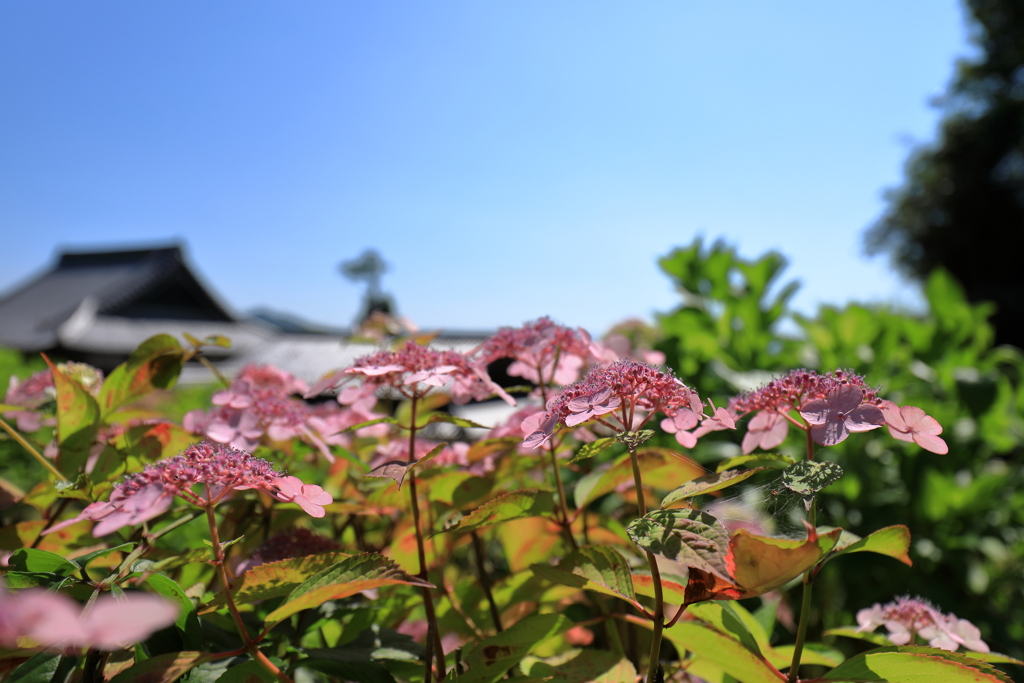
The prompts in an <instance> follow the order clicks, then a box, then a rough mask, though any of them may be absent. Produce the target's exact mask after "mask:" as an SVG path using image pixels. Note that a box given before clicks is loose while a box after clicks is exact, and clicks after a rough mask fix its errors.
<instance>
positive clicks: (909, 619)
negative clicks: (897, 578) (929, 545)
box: [857, 595, 989, 652]
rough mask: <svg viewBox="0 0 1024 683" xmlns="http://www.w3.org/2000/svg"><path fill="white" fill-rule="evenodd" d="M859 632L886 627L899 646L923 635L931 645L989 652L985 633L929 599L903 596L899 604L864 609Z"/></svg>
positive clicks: (890, 638) (861, 614)
mask: <svg viewBox="0 0 1024 683" xmlns="http://www.w3.org/2000/svg"><path fill="white" fill-rule="evenodd" d="M857 624H858V625H859V628H858V629H857V630H858V631H861V632H863V631H873V630H875V629H876V628H878V627H879V626H885V628H886V630H888V631H889V640H891V641H892V642H893V643H894V644H896V645H907V644H911V645H913V643H914V639H915V637H917V636H920V637H921V638H922V639H924V640H925V641H927V642H928V644H929V645H931V646H932V647H935V648H939V649H941V650H949V651H950V652H955V651H956V650H957V649H958V648H959V647H960V646H964V647H965V648H967V649H968V650H970V651H973V652H988V651H989V648H988V645H987V644H986V643H985V642H984V641H983V640H981V631H979V630H978V628H977V627H976V626H975V625H974V624H972V623H971V622H969V621H967V620H966V619H959V618H958V617H957V616H956V615H954V614H943V613H942V612H940V611H939V610H938V609H936V608H935V607H933V606H932V604H931V603H929V602H928V601H927V600H922V599H921V598H911V597H910V596H907V595H905V596H903V597H901V598H897V599H896V601H895V602H890V603H887V604H885V605H879V604H877V603H876V604H875V605H874V606H872V607H870V608H867V609H862V610H860V611H859V612H857Z"/></svg>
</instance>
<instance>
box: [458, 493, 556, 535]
mask: <svg viewBox="0 0 1024 683" xmlns="http://www.w3.org/2000/svg"><path fill="white" fill-rule="evenodd" d="M554 500H555V499H554V496H553V495H552V494H551V492H550V491H535V490H526V491H512V492H510V493H504V494H502V495H500V496H497V497H496V498H494V499H492V500H490V501H488V502H487V503H484V504H483V505H481V506H480V507H478V508H477V509H476V510H473V511H472V512H470V513H469V514H467V515H465V516H464V517H462V519H460V520H459V522H458V523H457V524H456V525H454V526H452V527H450V528H448V529H445V530H444V532H450V531H472V530H474V529H480V528H482V527H485V526H491V525H492V524H499V523H501V522H507V521H509V520H512V519H522V518H523V517H539V516H546V515H550V514H551V513H552V511H553V510H554Z"/></svg>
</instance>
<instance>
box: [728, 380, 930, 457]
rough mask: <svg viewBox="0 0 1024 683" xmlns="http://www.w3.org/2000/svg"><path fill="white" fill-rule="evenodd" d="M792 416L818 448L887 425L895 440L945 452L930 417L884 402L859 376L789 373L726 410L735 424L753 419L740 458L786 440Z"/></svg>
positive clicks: (915, 409)
mask: <svg viewBox="0 0 1024 683" xmlns="http://www.w3.org/2000/svg"><path fill="white" fill-rule="evenodd" d="M792 411H796V412H797V413H799V415H800V417H802V418H803V419H804V421H805V422H806V423H807V424H808V425H809V426H810V433H811V438H812V439H813V440H814V441H815V442H816V443H819V444H821V445H823V446H834V445H835V444H837V443H840V442H842V441H844V440H845V439H846V438H847V437H848V436H849V435H850V434H851V433H855V432H867V431H871V430H873V429H878V428H879V427H882V426H888V427H889V432H890V433H891V434H892V435H893V436H894V437H895V438H897V439H901V440H904V441H914V442H915V443H917V444H918V445H920V446H921V447H922V448H925V449H926V450H930V451H932V452H933V453H945V452H946V451H947V450H948V449H947V447H946V442H945V441H943V440H942V439H941V438H939V436H938V435H939V434H940V433H941V432H942V427H941V426H940V425H939V423H938V422H936V421H935V420H934V418H931V417H929V416H927V415H925V413H924V411H923V410H921V409H920V408H916V407H914V406H903V407H900V406H897V405H896V404H894V403H893V402H892V401H886V400H883V399H882V398H880V397H879V396H878V391H877V390H876V389H874V388H873V387H871V386H869V385H868V384H867V382H866V381H865V379H864V378H863V377H862V376H860V375H857V374H855V373H853V372H851V371H849V370H835V371H833V372H828V373H825V374H819V373H817V372H814V371H812V370H793V371H791V372H790V373H789V374H787V375H784V376H782V377H779V378H776V379H774V380H772V381H771V382H769V383H768V384H766V385H765V386H763V387H761V388H760V389H757V390H756V391H752V392H748V393H745V394H742V395H740V396H738V397H736V398H733V399H732V400H731V401H730V402H729V406H728V412H729V414H730V415H732V417H733V418H734V419H738V418H741V417H743V416H745V415H750V414H753V418H751V420H750V423H749V425H748V426H747V433H746V435H745V436H744V437H743V444H742V449H743V452H744V453H752V452H753V451H754V450H756V449H758V448H761V449H763V450H770V449H772V448H775V447H776V446H778V445H779V444H781V443H782V442H783V441H785V440H786V435H787V433H788V431H789V424H790V422H794V423H796V422H795V418H793V417H792V416H791V415H790V413H791V412H792ZM797 424H798V423H797Z"/></svg>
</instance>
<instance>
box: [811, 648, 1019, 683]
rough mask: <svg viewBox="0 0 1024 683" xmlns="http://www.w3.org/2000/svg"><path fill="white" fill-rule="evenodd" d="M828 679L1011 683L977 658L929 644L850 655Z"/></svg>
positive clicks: (829, 674)
mask: <svg viewBox="0 0 1024 683" xmlns="http://www.w3.org/2000/svg"><path fill="white" fill-rule="evenodd" d="M824 678H825V679H826V680H830V681H935V682H936V683H939V682H941V683H959V682H961V681H962V682H963V683H968V681H969V682H970V683H982V682H984V683H1012V681H1011V680H1010V678H1009V677H1008V676H1007V675H1006V674H1004V673H1003V672H1002V671H999V670H998V669H995V668H993V667H991V666H989V665H988V664H987V663H985V662H982V661H981V660H978V659H972V658H970V657H968V656H966V655H963V654H959V653H956V652H946V651H945V650H939V649H936V648H931V647H883V648H879V649H877V650H870V651H868V652H865V653H863V654H859V655H855V656H853V657H850V658H849V659H847V660H846V661H845V662H843V663H842V664H840V665H839V666H837V667H836V668H834V669H832V670H831V671H829V672H828V673H827V674H825V676H824Z"/></svg>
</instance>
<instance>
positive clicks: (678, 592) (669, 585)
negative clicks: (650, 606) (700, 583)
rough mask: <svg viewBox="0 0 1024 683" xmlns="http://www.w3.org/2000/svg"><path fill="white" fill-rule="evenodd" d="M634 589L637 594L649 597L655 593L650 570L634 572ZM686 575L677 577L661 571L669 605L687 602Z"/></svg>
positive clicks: (662, 583) (665, 596)
mask: <svg viewBox="0 0 1024 683" xmlns="http://www.w3.org/2000/svg"><path fill="white" fill-rule="evenodd" d="M632 578H633V590H635V591H636V594H637V595H645V596H647V597H648V598H653V597H655V595H654V579H653V578H652V577H651V574H650V572H649V571H643V570H639V571H636V572H633V577H632ZM686 579H687V577H685V576H680V577H676V576H673V575H672V574H666V573H665V572H664V570H663V571H662V572H661V592H662V597H663V598H664V600H665V604H667V605H683V604H686V602H687V596H686Z"/></svg>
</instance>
